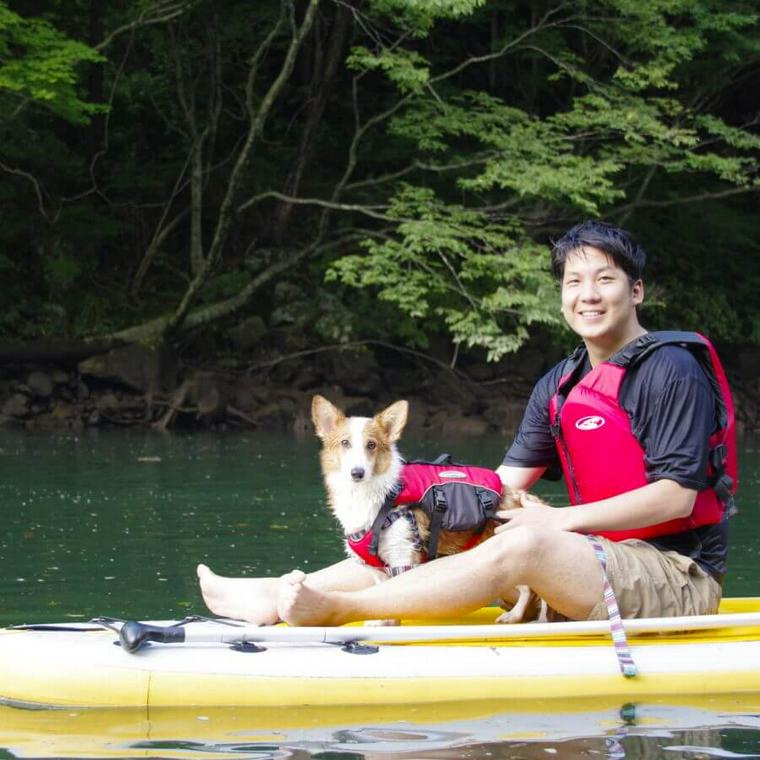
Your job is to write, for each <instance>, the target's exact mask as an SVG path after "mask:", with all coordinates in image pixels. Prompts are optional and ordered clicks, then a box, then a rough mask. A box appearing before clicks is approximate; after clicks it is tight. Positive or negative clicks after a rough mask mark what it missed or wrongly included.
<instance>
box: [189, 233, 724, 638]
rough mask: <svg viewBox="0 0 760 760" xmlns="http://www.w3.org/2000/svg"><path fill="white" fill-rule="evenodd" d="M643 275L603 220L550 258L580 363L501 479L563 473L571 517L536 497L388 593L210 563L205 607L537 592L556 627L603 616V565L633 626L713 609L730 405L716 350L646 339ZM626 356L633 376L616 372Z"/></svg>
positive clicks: (539, 394)
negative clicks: (712, 357) (722, 433)
mask: <svg viewBox="0 0 760 760" xmlns="http://www.w3.org/2000/svg"><path fill="white" fill-rule="evenodd" d="M644 263H645V254H644V252H643V251H642V249H641V248H640V247H638V246H637V245H636V243H635V242H634V241H633V239H632V238H631V236H630V235H629V234H628V233H626V232H625V231H623V230H620V229H618V228H615V227H612V226H611V225H607V224H604V223H601V222H586V223H584V224H581V225H578V226H576V227H574V228H573V229H572V230H570V231H569V232H568V233H567V234H566V235H565V236H564V237H563V238H562V239H560V240H559V241H558V242H557V243H556V244H555V246H554V248H553V252H552V265H553V269H554V272H555V274H556V275H557V276H558V278H559V280H560V283H561V293H562V312H563V315H564V317H565V320H566V321H567V323H568V325H569V326H570V328H571V329H572V330H573V331H574V332H575V333H577V334H578V336H579V337H580V338H581V339H582V341H583V347H582V349H583V350H582V351H580V352H576V354H574V355H573V356H572V357H570V358H569V359H567V360H565V361H563V362H561V363H560V364H558V365H557V366H556V367H555V368H553V369H552V370H550V372H548V373H547V374H546V375H545V376H544V377H543V378H542V379H541V380H539V382H538V383H537V385H536V387H535V389H534V391H533V393H532V395H531V399H530V401H529V403H528V407H527V410H526V412H525V416H524V418H523V421H522V423H521V426H520V429H519V431H518V434H517V437H516V439H515V442H514V443H513V444H512V446H511V447H510V449H509V451H508V452H507V455H506V457H505V459H504V463H503V464H502V465H501V467H500V468H499V469H498V472H499V475H500V477H501V479H502V481H503V482H504V484H505V485H506V486H508V487H511V488H516V489H529V488H530V487H531V486H532V485H533V484H534V483H535V482H536V481H537V480H538V479H539V478H540V477H541V476H542V475H543V474H544V473H545V472H546V471H547V469H555V468H556V466H557V465H561V466H562V467H563V469H564V475H565V479H566V481H567V482H568V487H569V490H570V491H571V496H572V501H573V503H574V506H573V507H572V508H556V507H551V506H548V505H545V504H543V503H540V502H538V501H536V500H533V499H531V498H530V497H525V498H524V499H523V502H522V503H523V508H522V509H516V510H508V511H503V512H501V513H499V514H498V517H500V518H501V519H503V520H504V524H503V525H501V526H500V527H499V528H498V529H497V531H496V535H495V536H493V537H492V538H491V539H489V540H487V541H484V542H483V543H482V544H480V545H478V546H476V547H475V548H474V549H472V550H470V551H468V552H465V553H463V554H458V555H454V556H451V557H444V558H441V559H437V560H435V561H433V562H429V563H427V564H425V565H422V566H420V567H418V568H415V569H414V570H412V571H410V572H407V573H405V574H403V575H400V576H397V577H395V578H392V579H390V580H388V581H387V582H385V583H382V584H379V585H378V584H376V583H375V582H374V578H373V576H372V575H371V574H370V573H369V572H366V571H365V570H364V569H363V568H362V567H361V566H358V567H357V565H356V563H355V562H353V561H352V560H346V561H344V562H341V563H338V564H337V565H333V566H331V567H329V568H326V569H325V570H321V571H318V572H317V573H314V574H310V575H308V576H306V575H304V574H303V573H301V572H300V571H295V572H294V573H292V574H290V575H289V576H286V577H285V578H283V579H251V580H246V579H224V578H220V577H219V576H215V575H214V574H213V573H211V571H210V570H208V568H206V567H205V566H201V567H200V568H199V578H200V580H201V587H202V591H203V593H204V598H205V600H206V603H207V604H208V606H209V607H210V608H211V609H212V610H214V611H215V612H217V613H218V614H223V615H229V616H232V617H242V618H245V619H249V620H253V621H255V622H272V621H274V620H275V619H276V618H277V617H280V618H282V619H283V620H285V621H287V622H289V623H291V624H294V625H317V624H340V623H344V622H348V621H351V620H364V619H377V618H405V617H435V616H440V615H442V614H446V615H450V614H453V615H456V614H460V613H465V612H468V611H470V610H473V609H476V608H478V607H480V606H482V605H484V604H488V603H489V602H490V601H491V600H493V599H497V598H506V599H509V598H514V591H513V590H514V588H515V587H516V586H517V585H527V586H530V587H531V588H532V589H533V590H534V591H535V592H536V593H537V594H538V595H539V596H540V597H541V598H542V599H544V600H545V601H546V603H547V606H548V608H549V616H550V618H552V619H562V618H569V619H573V620H587V619H601V618H605V617H607V607H606V606H605V604H604V601H603V592H604V581H605V575H604V573H603V571H602V566H601V565H600V561H599V554H598V552H602V553H603V555H606V565H607V576H608V578H609V582H610V584H611V585H612V588H613V589H614V592H615V594H616V596H617V599H618V603H619V605H620V608H621V612H622V615H623V617H637V616H638V617H644V616H646V617H653V616H661V615H691V614H708V613H712V612H715V611H716V610H717V607H718V604H719V601H720V596H721V581H722V577H723V574H724V573H725V569H726V549H727V542H726V520H725V510H724V508H723V501H727V500H728V497H729V496H730V493H729V490H730V489H728V488H726V487H725V486H726V479H725V477H724V478H723V480H722V481H721V487H720V488H719V486H718V480H719V476H720V475H722V474H723V473H722V471H721V470H722V467H723V462H724V460H726V458H727V457H726V456H725V453H726V450H725V449H724V450H722V451H721V456H720V457H719V458H720V460H721V461H720V462H719V461H718V458H716V457H715V455H714V452H712V449H711V447H712V446H713V445H714V444H715V441H714V440H712V441H711V437H713V438H714V434H715V432H716V430H718V429H719V428H720V427H721V424H725V425H726V426H727V425H728V423H721V422H720V419H721V417H723V416H725V414H723V413H724V412H725V411H726V409H730V408H731V402H730V396H728V391H727V388H726V387H723V388H721V387H719V386H720V383H719V382H717V381H715V378H714V371H713V370H712V369H711V367H710V366H708V365H709V362H704V361H703V362H700V360H699V357H700V356H701V355H703V354H705V353H706V352H707V346H706V345H701V344H700V345H701V348H703V349H704V351H702V350H701V349H700V348H696V349H694V348H688V347H684V346H683V345H677V344H674V345H658V346H657V347H656V348H652V341H650V338H651V337H652V336H649V337H644V336H647V331H646V330H645V329H644V328H643V327H642V326H641V324H640V322H639V316H638V306H639V305H640V304H641V303H642V301H643V298H644V284H643V281H642V270H643V267H644ZM697 343H699V341H697ZM647 347H649V349H650V350H648V351H647V350H645V349H646V348H647ZM622 349H625V350H626V352H630V356H629V357H628V359H629V360H630V361H628V360H627V361H628V364H625V366H620V365H618V364H616V363H615V361H617V359H618V358H619V357H620V356H621V353H620V352H621V350H622ZM634 349H635V350H634ZM622 355H626V354H625V352H624V353H623V354H622ZM611 358H612V359H613V362H609V361H608V360H610V359H611ZM717 371H718V372H719V373H722V370H721V369H720V368H719V367H718V368H717ZM711 378H712V380H713V382H712V384H711V382H710V379H711ZM605 415H606V416H605ZM607 422H608V423H609V424H607V425H606V427H605V423H607ZM600 431H601V432H600ZM730 432H731V431H728V433H727V435H726V443H727V445H728V460H729V462H730V460H731V458H732V457H733V456H735V449H732V448H731V444H732V440H731V436H730ZM584 435H585V436H586V437H585V438H584V437H583V436H584ZM592 435H597V438H596V440H597V443H594V439H593V437H592ZM598 436H602V437H601V438H600V437H598ZM599 442H601V445H600V443H599ZM615 452H617V454H618V456H616V455H615ZM610 454H611V456H610ZM605 457H607V459H605ZM596 462H598V467H596V466H595V463H596ZM576 465H578V467H579V472H578V473H576V472H575V469H574V468H575V467H576ZM729 469H730V468H729ZM577 476H578V477H577ZM708 481H709V482H708ZM713 481H715V483H713ZM719 490H720V497H719V495H718V491H719ZM589 536H594V538H593V541H590V540H589ZM604 536H606V538H605V537H604ZM620 539H623V540H620Z"/></svg>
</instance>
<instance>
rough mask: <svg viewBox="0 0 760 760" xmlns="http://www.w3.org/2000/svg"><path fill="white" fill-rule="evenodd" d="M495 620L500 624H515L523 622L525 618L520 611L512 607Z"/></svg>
mask: <svg viewBox="0 0 760 760" xmlns="http://www.w3.org/2000/svg"><path fill="white" fill-rule="evenodd" d="M494 622H495V623H497V624H498V625H515V624H516V623H523V622H525V620H524V619H523V616H522V613H521V612H520V611H516V610H514V609H511V610H507V611H506V612H502V613H501V615H499V617H497V618H496V620H495V621H494Z"/></svg>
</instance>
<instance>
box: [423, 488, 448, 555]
mask: <svg viewBox="0 0 760 760" xmlns="http://www.w3.org/2000/svg"><path fill="white" fill-rule="evenodd" d="M432 490H433V514H432V515H431V516H430V538H429V540H428V551H427V554H428V557H429V558H430V559H435V558H436V557H437V556H438V539H439V537H440V534H441V526H442V525H443V515H444V513H445V512H446V510H447V509H448V508H449V503H448V502H447V501H446V494H445V493H444V491H443V489H442V488H438V487H437V486H433V489H432Z"/></svg>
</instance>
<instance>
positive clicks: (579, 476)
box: [549, 331, 737, 541]
mask: <svg viewBox="0 0 760 760" xmlns="http://www.w3.org/2000/svg"><path fill="white" fill-rule="evenodd" d="M667 345H677V346H681V347H683V348H686V349H688V350H690V351H691V352H692V354H693V355H694V356H695V358H696V359H697V360H698V361H699V364H700V366H701V367H702V369H703V370H704V371H705V374H706V376H707V379H708V380H709V382H710V386H711V388H712V389H713V393H714V394H715V401H716V413H717V418H718V424H717V430H716V432H715V433H713V435H712V436H711V438H710V456H709V461H708V471H707V479H708V483H709V484H710V486H709V487H708V488H707V489H706V490H704V491H700V492H699V493H698V494H697V498H696V501H695V503H694V509H693V510H692V513H691V515H689V517H684V518H678V519H675V520H668V521H666V522H662V523H658V524H656V525H649V526H647V527H644V528H635V529H631V530H618V531H599V532H595V534H596V535H600V536H604V537H605V538H609V539H611V540H613V541H622V540H624V539H626V538H641V539H647V538H654V537H656V536H665V535H668V534H672V533H681V532H684V531H688V530H692V529H694V528H697V527H699V526H702V525H711V524H713V523H718V522H720V521H721V520H722V519H723V516H724V513H726V512H728V514H733V512H734V511H735V507H734V505H733V494H734V493H735V491H736V486H737V457H736V430H735V423H734V406H733V401H732V399H731V391H730V389H729V387H728V382H727V380H726V375H725V372H724V370H723V367H722V365H721V363H720V360H719V359H718V355H717V353H716V352H715V349H714V348H713V346H712V344H711V343H710V341H709V340H707V338H705V337H703V336H702V335H699V334H698V333H690V332H676V331H663V332H652V333H647V334H645V335H643V336H641V337H640V338H638V339H637V340H635V341H633V342H632V343H630V344H629V345H628V346H626V347H625V348H623V349H622V350H621V351H620V352H618V353H617V354H615V355H614V356H612V357H611V358H610V359H608V360H607V361H604V362H601V363H600V364H598V365H597V366H596V367H594V368H593V369H592V370H591V372H589V373H588V374H587V375H586V376H585V377H584V378H583V379H581V380H580V381H578V382H575V381H576V380H577V374H578V373H579V371H580V369H581V367H582V366H583V363H584V359H585V351H580V352H577V353H576V354H574V355H573V357H571V361H572V363H573V366H572V367H571V369H570V371H569V372H567V373H566V374H565V375H564V376H563V377H562V378H561V380H560V382H559V386H558V390H557V393H556V394H555V395H554V397H553V398H552V399H551V401H550V404H549V419H550V422H551V424H552V432H553V434H554V437H555V442H556V444H557V450H558V452H559V457H560V461H561V463H562V469H563V471H564V475H565V482H566V484H567V487H568V492H569V494H570V502H571V503H572V504H583V503H589V502H593V501H599V500H601V499H606V498H609V497H611V496H617V495H619V494H621V493H624V492H626V491H631V490H633V489H635V488H640V487H641V486H645V485H647V483H648V482H649V481H648V480H647V477H646V469H645V463H644V456H645V453H644V450H643V448H642V447H641V445H640V444H639V442H638V441H637V440H636V438H635V436H634V435H633V433H632V431H631V420H630V418H629V416H628V413H627V412H626V411H625V409H623V407H622V406H621V404H620V387H621V385H622V382H623V378H624V377H625V374H626V372H627V371H628V369H630V367H631V366H633V365H634V364H637V363H638V362H640V361H643V360H645V359H646V357H647V356H648V355H649V354H651V353H652V352H653V351H655V350H657V349H658V348H661V347H662V346H667ZM573 383H575V384H573ZM568 389H569V390H568Z"/></svg>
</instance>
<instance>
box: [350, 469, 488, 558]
mask: <svg viewBox="0 0 760 760" xmlns="http://www.w3.org/2000/svg"><path fill="white" fill-rule="evenodd" d="M502 492H503V485H502V482H501V478H499V476H498V475H497V474H496V472H495V471H494V470H489V469H487V468H486V467H474V466H472V465H461V464H454V463H452V462H451V457H450V456H449V455H442V456H440V457H438V459H436V460H435V462H421V461H414V462H405V463H404V465H403V467H402V469H401V475H400V479H399V482H398V483H397V484H396V487H395V488H394V489H393V490H392V491H391V493H390V494H389V495H388V496H387V497H386V500H385V503H384V504H383V506H382V507H381V508H380V511H379V512H378V514H377V517H376V518H375V520H374V522H373V523H372V527H371V528H370V529H369V530H368V531H366V532H365V533H355V534H351V535H348V536H346V537H345V538H346V543H347V545H348V546H349V547H350V548H351V550H352V551H353V552H355V553H356V554H357V555H358V556H359V557H361V559H363V560H364V561H365V562H366V563H367V564H368V565H372V566H373V567H385V563H384V562H383V561H382V560H381V559H380V558H379V557H378V556H377V546H378V542H379V540H380V532H381V531H382V530H384V529H385V528H387V527H388V526H389V525H390V524H391V523H393V522H395V519H398V517H399V516H401V515H402V513H400V512H399V511H398V510H396V508H397V507H407V506H419V507H421V508H422V509H424V510H425V511H426V512H427V513H428V515H430V538H429V539H428V545H427V547H425V546H422V545H420V547H419V548H420V550H421V551H423V556H424V557H425V559H427V557H435V556H436V554H437V551H438V537H439V534H440V531H441V530H442V529H443V530H454V531H464V530H468V531H469V530H474V531H475V532H476V535H475V536H474V538H473V541H472V545H474V544H476V543H477V541H478V535H477V534H479V533H482V532H483V529H484V528H485V525H486V521H487V520H489V519H490V518H492V517H493V515H494V512H496V510H497V509H498V507H499V503H500V502H501V495H502ZM394 510H396V512H395V514H394ZM407 514H409V515H412V513H411V512H409V513H407ZM412 519H413V518H412ZM415 529H416V526H413V531H414V530H415ZM467 548H470V547H467Z"/></svg>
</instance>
